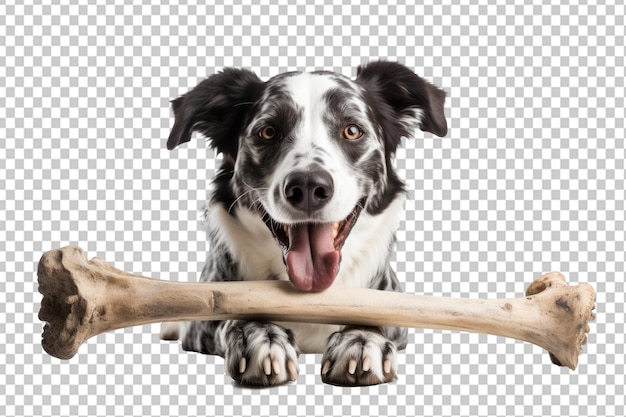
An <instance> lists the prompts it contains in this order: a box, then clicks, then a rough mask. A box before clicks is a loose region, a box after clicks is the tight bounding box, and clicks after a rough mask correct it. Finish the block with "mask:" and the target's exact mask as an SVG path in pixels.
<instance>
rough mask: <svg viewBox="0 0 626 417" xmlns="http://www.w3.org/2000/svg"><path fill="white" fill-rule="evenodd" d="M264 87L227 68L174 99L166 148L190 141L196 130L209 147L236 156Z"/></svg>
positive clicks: (245, 72) (247, 73)
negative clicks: (246, 121) (248, 116)
mask: <svg viewBox="0 0 626 417" xmlns="http://www.w3.org/2000/svg"><path fill="white" fill-rule="evenodd" d="M264 85H265V83H264V82H263V81H261V80H260V79H259V77H257V76H256V74H254V73H253V72H251V71H248V70H243V69H235V68H226V69H224V70H223V71H222V72H220V73H218V74H215V75H212V76H210V77H209V78H207V79H206V80H204V81H202V82H201V83H200V84H198V85H197V86H196V87H195V88H194V89H193V90H191V91H189V92H188V93H186V94H184V95H183V96H181V97H179V98H177V99H176V100H173V101H172V109H173V110H174V118H175V121H174V126H173V127H172V131H171V132H170V137H169V139H168V140H167V149H170V150H171V149H174V148H175V147H177V146H178V145H180V144H181V143H185V142H189V140H190V138H191V134H192V133H193V132H194V131H197V132H200V133H202V134H203V135H204V136H206V137H207V138H208V139H209V143H210V145H211V147H212V148H215V149H217V151H218V152H220V153H224V154H225V155H228V156H231V157H233V158H234V157H236V154H237V147H238V143H237V141H238V136H239V130H240V129H241V127H242V126H243V123H244V118H245V115H246V112H247V111H248V109H249V108H250V107H251V106H252V105H253V104H254V103H255V102H256V101H257V100H258V98H259V97H260V95H261V93H262V91H263V88H264Z"/></svg>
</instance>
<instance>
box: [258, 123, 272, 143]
mask: <svg viewBox="0 0 626 417" xmlns="http://www.w3.org/2000/svg"><path fill="white" fill-rule="evenodd" d="M259 136H260V137H261V138H262V139H265V140H270V139H274V137H275V136H276V129H274V127H273V126H269V125H268V126H265V127H264V128H263V129H261V131H260V132H259Z"/></svg>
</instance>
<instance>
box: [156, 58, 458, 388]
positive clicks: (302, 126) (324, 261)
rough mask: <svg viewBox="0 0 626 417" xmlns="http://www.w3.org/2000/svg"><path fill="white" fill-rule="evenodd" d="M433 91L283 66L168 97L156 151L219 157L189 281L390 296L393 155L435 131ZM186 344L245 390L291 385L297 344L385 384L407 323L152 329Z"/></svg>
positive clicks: (395, 80) (394, 69) (374, 67)
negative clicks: (195, 139) (204, 243)
mask: <svg viewBox="0 0 626 417" xmlns="http://www.w3.org/2000/svg"><path fill="white" fill-rule="evenodd" d="M444 102H445V93H444V92H443V91H442V90H440V89H438V88H437V87H435V86H433V85H432V84H430V83H428V82H426V81H424V80H423V79H422V78H420V77H418V76H417V75H415V74H414V73H413V72H412V71H411V70H409V69H408V68H406V67H405V66H403V65H401V64H398V63H393V62H385V61H380V62H372V63H369V64H367V65H364V66H362V67H359V69H358V72H357V76H356V79H354V80H352V79H350V78H347V77H344V76H342V75H339V74H335V73H331V72H322V71H319V72H311V73H306V72H290V73H285V74H281V75H278V76H275V77H273V78H271V79H270V80H269V81H267V82H263V81H261V80H260V79H259V78H258V77H257V76H256V75H255V74H254V73H252V72H250V71H247V70H243V69H233V68H227V69H224V70H223V71H222V72H220V73H218V74H215V75H213V76H210V77H209V78H207V79H206V80H204V81H202V82H201V83H200V84H199V85H198V86H196V87H195V88H194V89H192V90H191V91H189V92H188V93H187V94H185V95H183V96H181V97H180V98H178V99H176V100H174V101H173V102H172V108H173V111H174V116H175V122H174V126H173V128H172V130H171V134H170V136H169V139H168V141H167V147H168V149H174V148H175V147H177V146H178V145H180V144H182V143H185V142H188V141H189V140H190V137H191V134H192V133H193V132H194V131H197V132H199V133H200V134H202V135H204V136H205V137H207V138H208V140H209V144H210V146H211V147H212V148H215V149H216V150H217V152H218V153H221V154H222V155H223V160H222V163H221V166H220V168H219V171H218V172H217V174H216V176H215V178H214V179H213V183H212V185H213V191H212V196H211V198H210V200H209V202H208V204H207V206H206V208H205V212H204V215H205V219H206V223H207V233H208V239H209V245H210V252H209V254H208V259H207V262H206V265H205V267H204V268H203V271H202V275H201V280H203V281H248V280H290V281H291V282H292V283H293V285H294V286H295V287H297V288H298V289H300V290H302V291H324V290H325V289H326V288H328V287H330V286H331V285H333V283H338V284H341V285H346V286H354V287H366V288H375V289H378V290H385V291H402V289H401V286H400V283H399V282H398V280H397V278H396V275H395V273H394V271H393V270H392V269H391V267H390V256H391V253H392V250H393V246H394V242H395V230H396V229H397V227H398V224H399V215H400V211H401V209H402V205H403V201H404V199H405V194H406V193H405V190H404V183H403V182H402V180H401V179H400V178H399V177H398V175H397V174H396V172H395V171H394V167H393V163H392V159H393V157H394V154H395V152H396V149H397V147H398V145H399V144H400V142H401V139H402V138H403V137H410V136H412V135H413V134H414V132H415V130H416V129H417V128H419V129H421V130H423V131H426V132H431V133H433V134H435V135H437V136H445V135H446V133H447V124H446V119H445V115H444ZM161 336H162V338H164V339H178V338H180V340H181V341H182V347H183V349H184V350H189V351H197V352H201V353H206V354H213V355H219V356H222V357H223V358H224V359H225V366H226V369H227V372H228V373H229V374H230V376H231V377H232V378H233V379H234V380H235V381H236V382H237V383H239V384H241V385H245V386H271V385H277V384H283V383H286V382H288V381H292V380H295V379H296V378H297V375H298V355H299V354H300V353H301V352H307V353H308V352H311V353H324V356H323V358H322V367H321V374H322V380H323V381H324V382H326V383H330V384H335V385H348V386H354V385H372V384H379V383H383V382H388V381H392V380H394V379H395V378H396V351H397V350H398V349H404V348H405V346H406V343H407V330H406V329H403V328H364V327H354V326H332V325H319V324H303V323H271V322H264V321H247V322H243V321H221V322H215V321H202V322H190V323H184V324H182V325H180V326H179V325H174V326H173V325H171V324H169V325H164V327H163V329H162V334H161Z"/></svg>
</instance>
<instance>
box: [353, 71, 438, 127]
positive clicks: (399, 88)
mask: <svg viewBox="0 0 626 417" xmlns="http://www.w3.org/2000/svg"><path fill="white" fill-rule="evenodd" d="M356 82H357V83H359V84H361V85H362V86H364V87H365V88H366V89H367V91H369V93H370V94H372V95H373V97H374V99H375V100H376V101H377V102H380V101H382V102H383V103H385V104H386V105H387V106H389V108H390V110H392V112H393V114H392V115H389V116H390V118H391V119H392V120H396V121H400V122H401V125H402V126H401V127H400V129H401V132H400V133H401V134H402V136H412V133H413V132H412V129H414V128H416V127H417V126H419V128H420V129H421V130H423V131H425V132H431V133H434V134H435V135H437V136H445V135H446V133H448V125H447V122H446V116H445V114H444V109H443V105H444V102H445V100H446V93H445V92H444V91H442V90H440V89H439V88H437V87H435V86H434V85H432V84H430V83H429V82H427V81H425V80H423V79H422V78H420V77H419V76H417V75H416V74H415V73H414V72H413V71H411V70H410V69H408V68H407V67H405V66H404V65H402V64H398V63H397V62H387V61H377V62H371V63H369V64H367V65H365V66H361V67H359V68H358V70H357V78H356ZM389 108H388V110H389ZM417 109H419V110H421V118H419V119H418V118H417V117H416V116H417V113H416V110H417Z"/></svg>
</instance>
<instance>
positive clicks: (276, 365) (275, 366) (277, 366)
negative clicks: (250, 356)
mask: <svg viewBox="0 0 626 417" xmlns="http://www.w3.org/2000/svg"><path fill="white" fill-rule="evenodd" d="M272 372H274V375H278V374H280V364H279V363H278V359H274V360H272Z"/></svg>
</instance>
